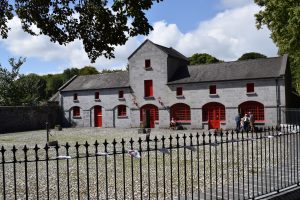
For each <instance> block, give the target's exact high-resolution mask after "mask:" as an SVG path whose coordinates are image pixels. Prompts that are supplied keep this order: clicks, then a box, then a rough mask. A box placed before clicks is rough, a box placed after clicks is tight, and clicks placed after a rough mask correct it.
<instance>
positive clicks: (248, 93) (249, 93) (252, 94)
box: [246, 92, 257, 96]
mask: <svg viewBox="0 0 300 200" xmlns="http://www.w3.org/2000/svg"><path fill="white" fill-rule="evenodd" d="M246 95H248V96H255V95H257V94H256V92H247V93H246Z"/></svg>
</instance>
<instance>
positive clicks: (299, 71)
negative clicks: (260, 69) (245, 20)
mask: <svg viewBox="0 0 300 200" xmlns="http://www.w3.org/2000/svg"><path fill="white" fill-rule="evenodd" d="M255 3H256V4H257V5H259V6H261V7H262V9H261V10H260V11H259V13H257V14H256V24H257V27H258V28H262V26H263V25H266V26H267V27H268V28H269V29H270V31H271V37H272V39H273V41H274V42H275V44H276V45H277V47H278V48H279V53H280V54H281V55H282V54H285V53H288V54H289V58H290V63H291V69H292V75H293V86H294V87H295V89H296V90H297V91H298V93H299V94H300V42H299V41H300V4H299V1H294V0H255Z"/></svg>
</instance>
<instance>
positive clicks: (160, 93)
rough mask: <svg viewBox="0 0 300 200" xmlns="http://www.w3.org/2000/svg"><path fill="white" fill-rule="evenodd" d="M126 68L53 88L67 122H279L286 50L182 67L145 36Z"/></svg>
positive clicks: (178, 58)
mask: <svg viewBox="0 0 300 200" xmlns="http://www.w3.org/2000/svg"><path fill="white" fill-rule="evenodd" d="M128 61H129V70H128V72H116V73H111V74H98V75H88V76H77V77H73V78H72V79H71V80H70V81H68V82H67V83H66V84H65V85H64V86H62V87H61V88H60V89H59V99H60V105H61V107H62V108H63V110H64V115H65V119H66V120H67V121H68V122H69V123H70V124H72V125H75V126H83V127H94V126H96V127H116V128H130V127H140V126H141V124H143V125H144V126H146V127H149V128H169V126H170V119H171V118H174V119H175V120H176V121H177V122H178V123H180V124H181V125H183V126H186V127H188V128H200V129H202V128H204V129H216V128H223V129H230V128H234V127H235V116H236V115H237V114H238V113H239V112H240V113H241V114H244V113H246V112H252V113H253V114H254V117H255V123H256V124H257V125H263V126H274V125H277V124H279V123H283V122H284V116H283V115H282V112H281V110H282V109H284V108H286V107H287V106H288V105H287V102H289V100H288V97H289V95H288V94H287V93H289V88H290V87H289V86H288V85H289V78H288V77H287V73H286V71H287V68H288V59H287V55H285V56H282V57H275V58H266V59H255V60H246V61H235V62H224V63H216V64H205V65H193V66H189V65H188V60H187V58H186V57H185V56H184V55H182V54H181V53H179V52H178V51H176V50H174V49H173V48H167V47H163V46H161V45H158V44H155V43H153V42H151V41H150V40H146V41H145V42H144V43H143V44H141V45H140V47H138V48H137V49H136V50H135V51H134V52H133V53H132V54H131V55H130V56H129V58H128Z"/></svg>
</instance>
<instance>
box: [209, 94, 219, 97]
mask: <svg viewBox="0 0 300 200" xmlns="http://www.w3.org/2000/svg"><path fill="white" fill-rule="evenodd" d="M209 97H219V95H218V94H209Z"/></svg>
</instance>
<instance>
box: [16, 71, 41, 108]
mask: <svg viewBox="0 0 300 200" xmlns="http://www.w3.org/2000/svg"><path fill="white" fill-rule="evenodd" d="M16 84H17V85H18V88H19V91H20V92H19V94H18V98H19V99H20V100H19V101H20V102H21V104H23V105H37V104H39V103H40V102H41V101H43V100H45V97H46V81H45V80H44V79H43V78H42V77H40V76H39V75H36V74H28V75H20V78H19V79H18V80H16Z"/></svg>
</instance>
